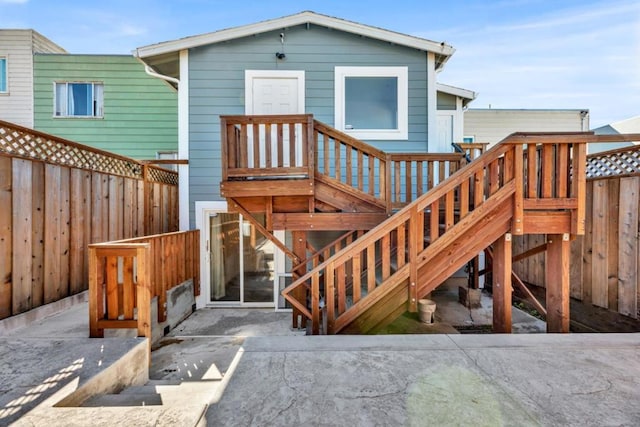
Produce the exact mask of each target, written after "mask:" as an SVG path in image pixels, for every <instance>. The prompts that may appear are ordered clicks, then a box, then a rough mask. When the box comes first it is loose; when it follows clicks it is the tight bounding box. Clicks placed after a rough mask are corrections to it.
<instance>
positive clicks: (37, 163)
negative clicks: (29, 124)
mask: <svg viewBox="0 0 640 427" xmlns="http://www.w3.org/2000/svg"><path fill="white" fill-rule="evenodd" d="M177 183H178V174H177V173H176V172H172V171H169V170H166V169H162V168H158V167H155V166H151V165H144V164H142V163H140V162H138V161H136V160H133V159H130V158H127V157H124V156H119V155H117V154H113V153H108V152H106V151H101V150H97V149H94V148H92V147H88V146H84V145H81V144H78V143H75V142H72V141H68V140H65V139H62V138H58V137H56V136H53V135H48V134H45V133H42V132H38V131H35V130H32V129H28V128H25V127H22V126H18V125H14V124H12V123H8V122H4V121H0V206H2V209H0V242H2V244H0V319H3V318H6V317H9V316H12V315H17V314H20V313H23V312H26V311H29V310H31V309H34V308H36V307H39V306H42V305H44V304H48V303H52V302H55V301H58V300H60V299H63V298H65V297H68V296H70V295H75V294H78V293H80V292H83V291H85V290H86V289H87V283H88V273H87V271H88V264H87V245H88V244H89V243H97V242H106V241H113V240H119V239H125V238H131V237H136V236H142V235H150V234H158V233H166V232H170V231H175V230H177V229H178V185H177Z"/></svg>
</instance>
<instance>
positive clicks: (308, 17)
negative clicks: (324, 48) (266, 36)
mask: <svg viewBox="0 0 640 427" xmlns="http://www.w3.org/2000/svg"><path fill="white" fill-rule="evenodd" d="M304 24H314V25H318V26H321V27H327V28H331V29H336V30H340V31H344V32H347V33H352V34H356V35H359V36H364V37H368V38H371V39H376V40H381V41H385V42H389V43H393V44H397V45H400V46H406V47H411V48H414V49H418V50H422V51H425V52H434V53H435V54H436V69H439V68H441V67H442V66H443V65H444V63H445V62H446V61H447V59H449V57H450V56H451V55H452V54H453V53H454V52H455V49H454V48H453V47H451V46H449V45H447V44H446V43H444V42H442V43H440V42H435V41H432V40H427V39H423V38H420V37H415V36H410V35H408V34H402V33H398V32H395V31H390V30H385V29H383V28H379V27H373V26H370V25H364V24H360V23H357V22H353V21H347V20H345V19H340V18H335V17H332V16H328V15H322V14H319V13H316V12H311V11H304V12H300V13H297V14H295V15H289V16H284V17H281V18H276V19H270V20H266V21H262V22H258V23H255V24H249V25H243V26H240V27H233V28H227V29H224V30H219V31H214V32H212V33H206V34H200V35H196V36H190V37H184V38H181V39H177V40H171V41H166V42H162V43H156V44H152V45H148V46H143V47H139V48H137V49H136V50H135V51H134V56H136V57H138V58H140V59H142V60H143V61H144V62H145V63H147V64H149V63H152V65H153V63H154V62H159V63H166V62H168V60H170V58H172V59H174V58H175V57H176V55H177V54H178V52H180V51H181V50H183V49H190V48H194V47H198V46H204V45H209V44H214V43H220V42H224V41H228V40H233V39H238V38H241V37H247V36H252V35H255V34H260V33H265V32H268V31H274V30H281V29H283V28H286V27H293V26H296V25H304Z"/></svg>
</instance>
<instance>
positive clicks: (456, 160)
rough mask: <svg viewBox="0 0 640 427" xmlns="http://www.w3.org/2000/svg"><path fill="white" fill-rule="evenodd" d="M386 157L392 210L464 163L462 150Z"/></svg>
mask: <svg viewBox="0 0 640 427" xmlns="http://www.w3.org/2000/svg"><path fill="white" fill-rule="evenodd" d="M387 159H388V164H389V171H390V176H391V179H390V186H389V187H390V200H391V207H392V208H393V209H398V208H401V207H403V206H405V205H407V204H409V203H410V202H412V201H413V200H415V199H417V198H418V197H420V196H422V195H423V194H425V193H426V192H427V191H429V190H431V189H432V188H433V187H435V186H436V185H437V184H438V183H440V182H442V181H444V180H445V179H447V178H448V177H449V176H451V175H453V174H454V173H455V172H456V171H457V170H458V169H460V168H461V167H462V166H464V165H465V164H466V160H465V156H464V154H461V153H443V154H438V153H425V154H417V153H391V154H388V155H387Z"/></svg>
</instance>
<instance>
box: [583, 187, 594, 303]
mask: <svg viewBox="0 0 640 427" xmlns="http://www.w3.org/2000/svg"><path fill="white" fill-rule="evenodd" d="M593 183H594V182H593V181H589V182H587V185H586V187H587V191H586V201H587V206H588V208H587V209H586V210H585V233H584V242H583V257H584V266H583V270H582V277H583V289H582V298H583V301H584V302H585V303H587V304H591V300H592V294H593V288H592V284H593V279H592V276H593V274H592V272H593V267H592V266H593V262H592V260H593Z"/></svg>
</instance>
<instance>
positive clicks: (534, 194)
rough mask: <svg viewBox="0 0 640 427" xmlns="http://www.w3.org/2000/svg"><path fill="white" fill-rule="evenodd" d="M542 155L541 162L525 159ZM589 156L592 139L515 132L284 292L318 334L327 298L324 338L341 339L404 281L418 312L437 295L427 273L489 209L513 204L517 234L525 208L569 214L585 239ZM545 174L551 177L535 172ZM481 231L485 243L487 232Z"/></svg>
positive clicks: (479, 237)
mask: <svg viewBox="0 0 640 427" xmlns="http://www.w3.org/2000/svg"><path fill="white" fill-rule="evenodd" d="M582 136H583V137H584V135H582ZM525 147H526V149H525ZM539 147H541V148H539ZM539 151H540V152H541V153H542V154H541V156H538V155H531V156H525V153H526V152H534V153H538V152H539ZM585 153H586V146H585V144H584V139H583V140H581V139H580V138H578V137H577V135H563V136H561V135H553V136H550V137H545V136H542V135H533V134H514V135H512V136H510V137H509V138H507V139H506V140H505V141H503V142H502V143H501V144H499V145H497V146H495V147H494V148H493V149H491V150H489V151H488V152H486V153H485V154H484V155H483V156H481V157H479V158H478V159H476V160H475V161H474V162H472V163H470V164H468V165H466V166H465V167H463V168H462V169H461V170H459V171H458V172H457V173H455V174H453V175H452V176H451V177H450V178H449V179H447V180H445V181H443V182H442V183H440V185H438V186H436V187H435V188H434V189H432V190H431V191H429V192H428V193H426V194H425V195H422V196H421V197H419V198H418V199H416V200H415V201H413V202H412V203H411V204H409V205H408V206H406V207H405V208H403V209H402V210H400V211H399V212H398V213H396V214H395V215H393V216H392V217H390V218H389V219H388V220H386V221H385V222H383V223H382V224H380V225H379V226H377V227H376V228H374V229H373V230H371V231H369V232H368V233H366V234H365V235H364V236H362V237H361V238H359V239H357V240H356V241H354V242H353V243H352V244H351V245H349V246H348V247H347V248H345V249H343V250H341V251H339V252H338V253H337V254H335V255H334V256H333V257H331V258H329V259H327V260H325V261H324V262H323V263H322V264H320V265H319V266H318V267H316V268H315V269H313V270H311V271H309V272H308V273H307V274H305V275H303V276H302V277H300V278H299V279H298V280H297V281H295V282H294V283H293V284H291V285H290V286H289V287H287V288H286V289H285V290H284V291H283V292H282V294H283V296H284V297H285V298H286V299H287V300H288V301H289V303H291V305H292V306H293V307H295V308H296V309H297V310H299V312H300V313H302V314H303V315H304V316H307V317H308V318H309V319H310V320H311V322H312V332H313V333H314V334H317V333H319V331H320V319H321V300H322V299H323V298H324V300H325V301H324V305H325V306H326V330H325V331H324V332H325V333H329V334H333V333H337V332H339V331H340V330H341V329H342V328H344V327H345V326H347V325H348V324H349V323H350V322H351V321H353V320H354V319H355V318H356V317H357V316H358V315H359V314H360V313H362V312H363V311H365V310H366V309H367V308H368V307H370V306H371V305H372V304H373V303H375V302H376V301H377V300H378V299H379V298H382V297H384V296H385V295H386V294H387V292H388V291H389V289H390V288H393V287H395V286H397V285H398V284H401V283H406V285H407V288H408V290H407V291H408V295H409V301H410V303H409V304H410V305H409V309H410V310H414V311H415V308H416V303H417V300H418V298H419V297H421V296H423V295H424V293H425V292H427V291H429V290H430V289H424V288H421V282H420V278H419V277H418V270H419V268H420V267H422V266H423V265H424V264H425V262H427V261H428V260H430V259H433V258H434V257H436V256H452V254H449V255H446V254H445V255H439V253H438V250H440V249H442V248H444V247H445V246H446V245H448V244H449V243H451V242H452V241H453V239H455V238H456V236H459V235H461V234H462V233H468V232H471V231H472V230H470V229H468V225H469V224H472V223H473V222H472V219H474V218H475V219H477V218H478V217H481V216H482V215H483V214H484V213H485V211H486V210H488V209H489V208H488V207H487V208H485V206H493V207H494V208H495V207H496V206H500V204H501V203H505V202H509V203H512V204H513V224H514V225H513V233H514V234H522V233H524V228H523V226H524V212H525V209H526V210H534V211H535V210H540V209H546V210H548V209H568V210H569V212H570V214H571V216H572V218H573V219H574V220H575V221H574V222H575V223H576V224H577V225H576V226H575V232H576V234H582V233H584V183H585V180H584V176H585ZM525 165H526V167H525ZM538 170H540V171H543V172H544V173H542V174H540V175H538V174H536V173H534V171H536V172H537V171H538ZM570 173H572V174H573V179H572V180H569V178H570ZM567 198H569V199H571V200H570V201H567ZM489 203H491V205H488V204H489ZM580 224H582V226H581V225H580ZM487 226H488V227H490V226H491V225H490V224H488V225H487ZM473 232H475V233H478V239H482V235H483V234H482V230H474V231H473ZM491 243H492V242H486V245H487V246H488V245H490V244H491ZM392 247H393V248H394V250H392ZM380 260H381V261H380ZM465 261H466V260H463V261H462V262H465ZM347 283H350V284H351V285H350V286H347ZM321 285H322V286H321ZM299 289H304V290H306V292H304V293H302V292H299ZM301 295H304V297H303V298H302V297H301ZM307 301H310V304H309V305H307Z"/></svg>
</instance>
